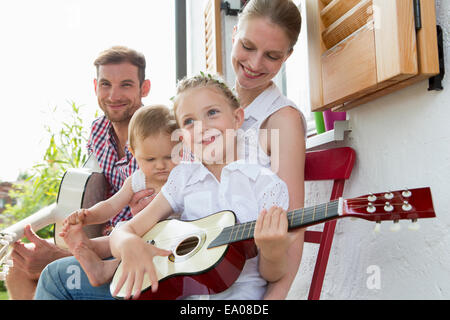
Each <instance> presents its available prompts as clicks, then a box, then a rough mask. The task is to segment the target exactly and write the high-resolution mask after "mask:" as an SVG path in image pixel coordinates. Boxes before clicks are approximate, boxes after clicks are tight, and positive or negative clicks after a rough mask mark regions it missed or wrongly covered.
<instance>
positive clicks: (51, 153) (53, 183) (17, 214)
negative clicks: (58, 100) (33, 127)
mask: <svg viewBox="0 0 450 320" xmlns="http://www.w3.org/2000/svg"><path fill="white" fill-rule="evenodd" d="M71 110H72V113H71V117H70V118H69V120H67V121H66V122H63V123H62V127H61V128H59V129H58V130H56V132H55V130H54V129H52V128H50V127H49V126H46V130H47V132H48V133H49V136H50V138H49V141H48V146H47V148H46V151H45V153H44V156H43V160H42V162H40V163H38V164H36V165H34V166H33V167H32V168H31V169H30V171H29V172H26V173H25V174H22V176H23V177H24V178H25V179H24V181H23V182H22V183H18V184H16V185H14V188H13V189H12V190H11V191H10V196H11V198H13V199H15V202H16V203H15V204H14V205H6V209H5V211H4V212H3V213H2V220H3V223H2V224H0V230H1V229H3V228H5V227H6V226H10V225H12V224H14V223H15V222H17V221H20V220H22V219H24V218H25V217H27V216H29V215H31V214H33V213H35V212H36V211H38V210H39V209H41V208H43V207H45V206H48V205H50V204H52V203H53V202H55V201H56V198H57V195H58V190H59V184H60V182H61V178H62V176H63V175H64V172H65V171H66V170H67V169H68V168H78V167H81V166H82V165H83V163H84V162H85V161H86V160H87V151H86V143H87V139H88V132H87V131H86V129H85V128H84V127H83V120H82V118H81V116H80V107H79V106H77V105H76V104H75V103H74V102H72V103H71ZM55 111H56V107H55V108H54V110H53V112H55ZM38 235H39V236H41V237H43V238H49V237H52V236H53V225H51V226H48V227H46V228H44V229H42V230H40V231H38Z"/></svg>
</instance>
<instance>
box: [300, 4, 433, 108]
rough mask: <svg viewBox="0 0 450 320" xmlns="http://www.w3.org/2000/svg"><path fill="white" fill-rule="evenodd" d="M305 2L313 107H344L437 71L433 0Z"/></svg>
mask: <svg viewBox="0 0 450 320" xmlns="http://www.w3.org/2000/svg"><path fill="white" fill-rule="evenodd" d="M420 4H421V12H422V28H421V29H420V30H419V31H417V32H416V27H415V20H414V1H413V0H307V14H308V17H307V20H308V29H309V44H310V45H311V49H310V56H312V59H311V61H310V65H311V68H312V70H311V73H312V77H311V79H312V82H311V86H315V88H314V89H313V90H311V99H312V100H311V102H312V110H313V111H322V110H326V109H333V110H334V111H342V110H348V109H350V108H353V107H356V106H358V105H360V104H362V103H366V102H368V101H370V100H373V99H376V98H378V97H380V96H383V95H386V94H388V93H391V92H393V91H396V90H399V89H402V88H404V87H406V86H408V85H411V84H413V83H415V82H417V81H421V80H424V79H426V78H429V77H431V76H434V75H436V74H439V57H438V49H437V36H436V11H435V4H434V0H420Z"/></svg>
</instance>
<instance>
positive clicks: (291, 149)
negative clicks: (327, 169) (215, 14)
mask: <svg viewBox="0 0 450 320" xmlns="http://www.w3.org/2000/svg"><path fill="white" fill-rule="evenodd" d="M300 27H301V15H300V12H299V10H298V8H297V6H296V5H295V4H294V3H293V2H292V1H290V0H251V1H249V2H248V3H247V5H246V6H245V8H244V10H243V12H242V13H241V14H240V16H239V21H238V25H237V26H236V27H235V28H234V31H233V38H232V39H233V48H232V53H231V58H232V65H233V69H234V72H235V73H236V83H235V90H236V92H237V95H238V97H239V100H240V103H241V106H242V107H243V108H244V111H245V122H244V125H243V129H244V130H246V133H245V139H247V146H248V145H250V147H249V148H248V147H246V148H245V153H246V154H245V156H246V157H247V159H248V158H251V157H252V156H255V154H253V155H252V153H253V152H257V154H256V155H257V156H258V158H259V159H258V161H259V162H260V163H261V164H263V165H266V166H269V165H270V167H271V169H272V170H273V171H274V172H276V173H277V174H278V176H279V177H280V178H281V179H282V180H283V181H284V182H285V183H286V184H287V186H288V189H289V210H293V209H298V208H302V207H303V206H304V163H305V133H306V122H305V120H304V117H303V115H302V113H301V112H300V111H299V110H298V109H297V108H296V107H295V105H294V103H293V102H292V101H290V100H288V99H287V98H286V97H284V96H283V95H282V94H281V93H280V91H279V89H278V88H277V87H276V85H275V84H274V83H273V82H272V79H273V78H274V77H275V76H276V74H277V73H278V72H279V71H280V69H281V67H282V65H283V63H284V62H285V61H286V60H287V59H288V58H289V56H290V55H291V54H292V52H293V47H294V45H295V43H296V42H297V39H298V35H299V33H300ZM274 133H275V135H274ZM277 136H278V139H271V137H277ZM273 140H275V141H273ZM278 142H280V143H278ZM266 219H270V216H266ZM284 236H285V237H289V238H291V241H292V244H291V245H290V248H289V250H288V252H287V254H286V255H285V266H286V273H285V276H283V277H282V278H281V279H280V280H278V281H276V282H272V283H270V284H269V287H268V290H267V292H266V295H265V298H266V299H284V298H286V295H287V293H288V291H289V288H290V286H291V284H292V282H293V280H294V278H295V275H296V274H297V270H298V268H299V265H300V260H301V256H302V250H303V242H304V229H297V230H296V231H295V232H292V233H291V232H290V233H289V234H288V235H286V234H285V235H284ZM273 237H274V238H275V237H277V235H274V236H273ZM278 237H280V235H278ZM269 240H270V239H269ZM288 261H289V263H288Z"/></svg>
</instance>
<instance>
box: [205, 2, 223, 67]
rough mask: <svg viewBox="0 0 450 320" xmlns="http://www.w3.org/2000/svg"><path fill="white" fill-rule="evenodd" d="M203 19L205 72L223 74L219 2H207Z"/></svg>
mask: <svg viewBox="0 0 450 320" xmlns="http://www.w3.org/2000/svg"><path fill="white" fill-rule="evenodd" d="M204 17H205V58H206V70H207V71H208V72H211V73H219V74H223V65H222V64H223V62H222V22H221V17H220V0H208V1H207V4H206V7H205V11H204Z"/></svg>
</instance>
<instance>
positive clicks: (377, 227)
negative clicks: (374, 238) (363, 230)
mask: <svg viewBox="0 0 450 320" xmlns="http://www.w3.org/2000/svg"><path fill="white" fill-rule="evenodd" d="M380 231H381V221H377V223H376V224H375V229H373V232H375V233H380Z"/></svg>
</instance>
